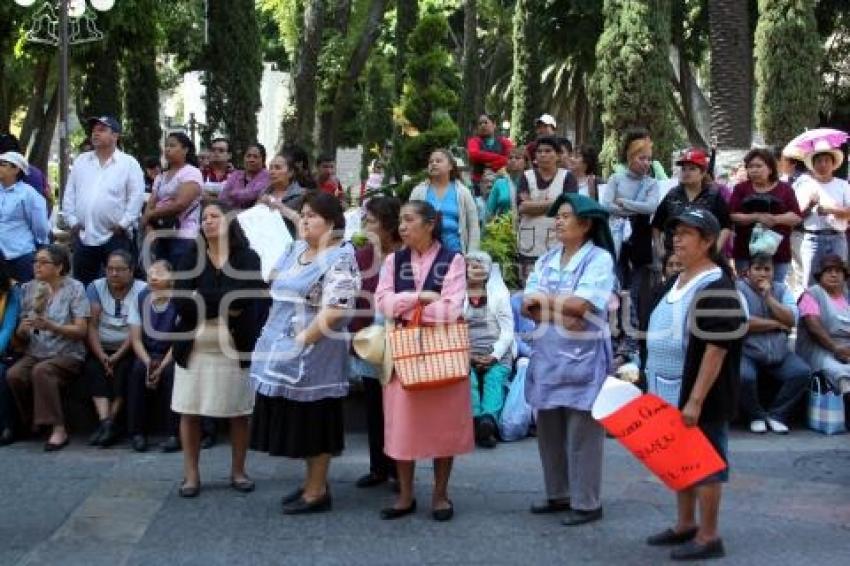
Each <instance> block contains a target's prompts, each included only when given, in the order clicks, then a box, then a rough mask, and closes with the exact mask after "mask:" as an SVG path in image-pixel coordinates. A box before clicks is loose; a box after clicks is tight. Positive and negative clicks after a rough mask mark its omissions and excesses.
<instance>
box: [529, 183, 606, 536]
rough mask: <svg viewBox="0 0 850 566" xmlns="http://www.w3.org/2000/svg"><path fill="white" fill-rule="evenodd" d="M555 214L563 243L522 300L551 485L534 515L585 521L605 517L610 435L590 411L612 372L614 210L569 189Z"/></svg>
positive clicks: (542, 261)
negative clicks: (530, 323)
mask: <svg viewBox="0 0 850 566" xmlns="http://www.w3.org/2000/svg"><path fill="white" fill-rule="evenodd" d="M548 214H549V216H551V217H554V218H555V237H556V238H557V241H558V243H559V244H560V245H557V246H553V247H552V248H551V249H550V250H549V251H547V252H546V253H545V254H544V255H543V256H541V257H540V258H539V259H538V260H537V263H536V264H535V266H534V271H533V272H532V273H531V275H530V276H529V278H528V282H527V283H526V288H525V295H524V300H523V314H524V315H525V316H528V317H529V318H531V319H532V320H534V321H535V322H536V323H537V328H536V329H535V331H534V333H533V335H532V348H533V352H532V354H531V361H530V363H529V366H528V370H527V374H526V380H527V381H526V385H525V395H526V399H527V400H528V403H529V404H530V405H531V407H532V408H533V409H535V410H536V411H537V441H538V443H539V445H540V460H541V462H542V464H543V479H544V483H545V485H546V501H544V502H542V503H540V504H535V505H532V507H531V512H532V513H556V512H559V511H566V512H568V513H569V514H568V516H567V517H566V518H565V519H564V521H563V524H565V525H581V524H584V523H589V522H592V521H596V520H598V519H601V518H602V504H601V501H600V487H601V483H602V454H603V442H604V439H605V433H604V432H603V430H602V427H601V426H600V425H599V424H598V423H597V422H596V421H594V420H593V418H592V417H591V416H590V408H591V405H592V404H593V401H594V400H595V399H596V395H597V393H598V392H599V389H600V387H602V382H603V381H604V380H605V377H606V376H607V375H610V373H611V372H612V370H613V352H612V346H611V332H610V328H609V327H608V309H609V306H610V302H611V300H612V298H613V291H614V286H615V285H616V274H615V272H614V242H613V240H612V238H611V232H610V230H609V228H608V213H607V212H606V211H605V210H603V209H602V208H601V207H600V206H599V204H597V203H596V201H594V200H593V199H591V198H589V197H586V196H584V195H580V194H562V195H560V196H559V197H558V198H557V199H556V200H555V202H554V203H553V204H552V206H551V208H550V209H549V213H548Z"/></svg>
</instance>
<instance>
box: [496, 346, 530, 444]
mask: <svg viewBox="0 0 850 566" xmlns="http://www.w3.org/2000/svg"><path fill="white" fill-rule="evenodd" d="M527 369H528V359H526V358H523V359H521V360H519V361H518V362H517V370H516V377H514V380H513V381H512V382H511V387H510V389H509V390H508V396H507V397H506V398H505V405H504V407H503V408H502V416H501V418H500V419H499V435H500V436H501V437H502V440H503V441H505V442H511V441H514V440H522V439H523V438H525V437H526V436H528V429H529V427H530V426H531V417H532V413H531V405H529V404H528V402H527V401H526V400H525V373H526V370H527Z"/></svg>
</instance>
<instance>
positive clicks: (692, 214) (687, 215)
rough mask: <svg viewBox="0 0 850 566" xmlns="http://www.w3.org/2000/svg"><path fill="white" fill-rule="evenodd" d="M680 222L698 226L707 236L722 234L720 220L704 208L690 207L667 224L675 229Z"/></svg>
mask: <svg viewBox="0 0 850 566" xmlns="http://www.w3.org/2000/svg"><path fill="white" fill-rule="evenodd" d="M679 224H685V225H686V226H691V227H693V228H696V229H697V230H699V231H700V232H702V233H703V234H705V235H707V236H717V235H718V234H720V222H718V221H717V217H716V216H714V215H713V214H712V213H711V212H709V211H707V210H704V209H702V208H688V209H686V210H684V211H683V212H682V213H681V214H679V215H678V216H675V217H673V218H671V219H670V220H669V221H668V222H667V225H666V228H667V229H668V230H674V229H675V228H676V226H678V225H679Z"/></svg>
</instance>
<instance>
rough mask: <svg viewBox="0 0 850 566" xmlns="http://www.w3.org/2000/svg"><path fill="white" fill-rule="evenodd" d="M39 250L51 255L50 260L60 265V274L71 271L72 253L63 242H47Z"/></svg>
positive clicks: (66, 273)
mask: <svg viewBox="0 0 850 566" xmlns="http://www.w3.org/2000/svg"><path fill="white" fill-rule="evenodd" d="M39 251H41V252H44V253H46V254H47V255H49V256H50V261H52V262H53V263H54V264H56V265H58V266H59V274H60V275H68V274H69V273H71V254H70V252H69V251H68V248H67V247H65V246H63V245H62V244H47V245H46V246H44V247H43V248H41V249H40V250H39ZM36 253H37V252H36Z"/></svg>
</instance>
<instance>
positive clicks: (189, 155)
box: [168, 132, 199, 167]
mask: <svg viewBox="0 0 850 566" xmlns="http://www.w3.org/2000/svg"><path fill="white" fill-rule="evenodd" d="M168 137H169V138H172V139H174V140H177V143H179V144H180V145H181V146H182V147H183V149H185V150H186V163H188V164H189V165H191V166H193V167H199V164H198V153H197V151H196V150H195V144H194V142H193V141H192V140H191V138H189V136H187V135H186V134H185V133H183V132H171V133H170V134H168Z"/></svg>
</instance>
